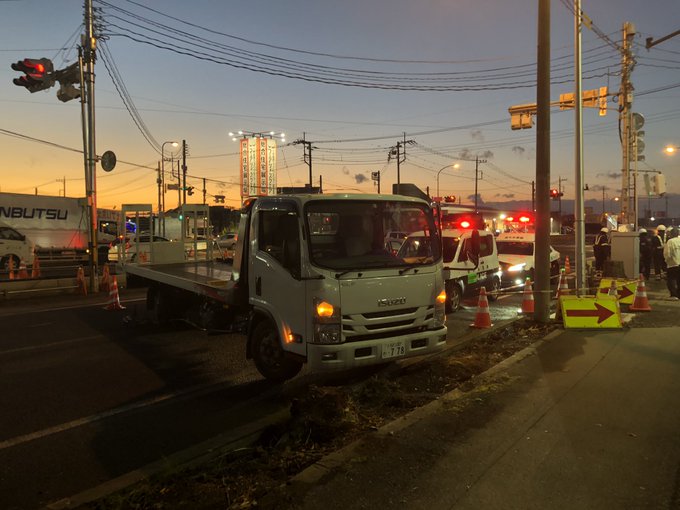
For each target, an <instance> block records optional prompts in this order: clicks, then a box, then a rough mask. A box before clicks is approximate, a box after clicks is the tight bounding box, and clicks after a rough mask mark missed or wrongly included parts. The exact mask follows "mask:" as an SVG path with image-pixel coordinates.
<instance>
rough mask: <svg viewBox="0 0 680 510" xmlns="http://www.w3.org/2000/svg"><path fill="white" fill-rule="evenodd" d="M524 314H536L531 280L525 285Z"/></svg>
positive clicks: (528, 279)
mask: <svg viewBox="0 0 680 510" xmlns="http://www.w3.org/2000/svg"><path fill="white" fill-rule="evenodd" d="M522 313H534V289H533V288H532V286H531V278H527V282H526V284H525V285H524V296H523V298H522Z"/></svg>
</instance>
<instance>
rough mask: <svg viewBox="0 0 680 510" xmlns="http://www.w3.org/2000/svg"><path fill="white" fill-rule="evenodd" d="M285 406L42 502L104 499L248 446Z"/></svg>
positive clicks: (283, 414)
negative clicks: (94, 483) (132, 486)
mask: <svg viewBox="0 0 680 510" xmlns="http://www.w3.org/2000/svg"><path fill="white" fill-rule="evenodd" d="M288 414H289V412H288V409H287V408H286V409H283V410H281V411H279V412H277V413H274V414H271V415H269V416H267V417H265V418H262V419H260V420H258V421H256V422H252V423H249V424H247V425H243V426H242V427H238V428H237V429H234V430H231V431H229V432H225V433H223V434H220V435H218V436H215V437H212V438H210V439H208V440H206V441H203V442H202V443H199V444H197V445H194V446H192V447H190V448H186V449H184V450H182V451H179V452H176V453H173V454H172V455H168V456H167V457H164V458H162V459H160V460H157V461H155V462H152V463H150V464H147V465H146V466H144V467H142V468H139V469H135V470H134V471H130V472H129V473H125V474H124V475H121V476H119V477H117V478H113V479H111V480H109V481H107V482H104V483H103V484H101V485H98V486H96V487H92V488H90V489H87V490H84V491H83V492H80V493H78V494H76V495H74V496H70V497H67V498H64V499H60V500H59V501H55V502H53V503H50V504H48V505H46V506H45V507H44V508H45V509H46V510H63V509H67V508H77V507H79V506H81V505H85V504H87V503H91V502H93V501H95V500H98V499H101V498H104V497H106V496H109V495H111V494H113V493H114V492H117V491H120V490H123V489H125V488H127V487H130V486H131V485H133V484H135V483H138V482H141V481H143V480H146V479H149V478H150V477H152V476H154V475H157V474H159V473H168V472H172V471H178V470H182V469H187V468H191V467H194V466H197V465H200V464H202V463H205V462H208V461H210V460H212V459H214V458H216V457H218V456H220V455H221V454H223V453H224V452H225V450H236V449H238V448H245V447H248V446H251V445H252V444H253V442H254V441H255V440H256V439H257V438H258V437H259V435H260V433H261V432H262V430H264V429H265V428H267V427H269V426H271V425H275V424H277V423H280V422H281V420H283V419H285V418H287V417H288Z"/></svg>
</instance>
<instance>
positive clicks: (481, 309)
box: [470, 287, 493, 329]
mask: <svg viewBox="0 0 680 510" xmlns="http://www.w3.org/2000/svg"><path fill="white" fill-rule="evenodd" d="M491 326H493V324H491V314H490V313H489V301H488V299H487V298H486V289H485V288H484V287H481V288H480V290H479V303H478V304H477V314H476V315H475V322H473V323H472V324H470V327H472V328H480V329H486V328H490V327H491Z"/></svg>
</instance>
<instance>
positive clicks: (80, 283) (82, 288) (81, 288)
mask: <svg viewBox="0 0 680 510" xmlns="http://www.w3.org/2000/svg"><path fill="white" fill-rule="evenodd" d="M76 285H77V287H76V294H82V295H83V296H87V283H85V270H84V269H83V266H79V267H78V272H77V273H76Z"/></svg>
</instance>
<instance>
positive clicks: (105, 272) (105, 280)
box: [99, 264, 111, 292]
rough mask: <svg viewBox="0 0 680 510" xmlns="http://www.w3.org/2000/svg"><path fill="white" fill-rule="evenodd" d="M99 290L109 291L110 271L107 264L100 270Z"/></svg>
mask: <svg viewBox="0 0 680 510" xmlns="http://www.w3.org/2000/svg"><path fill="white" fill-rule="evenodd" d="M99 290H100V291H101V292H110V291H111V271H110V270H109V265H108V264H104V268H103V269H102V279H101V281H100V282H99Z"/></svg>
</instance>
